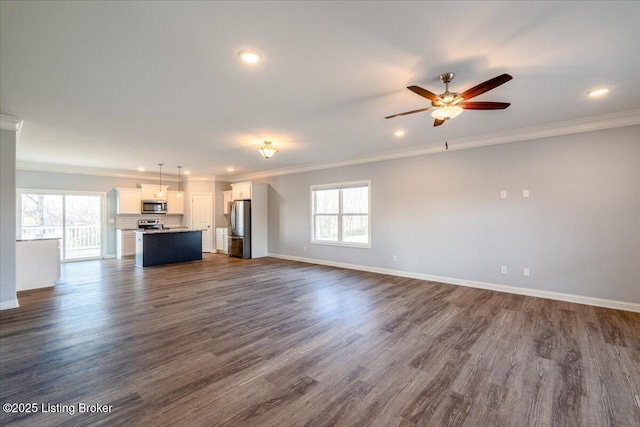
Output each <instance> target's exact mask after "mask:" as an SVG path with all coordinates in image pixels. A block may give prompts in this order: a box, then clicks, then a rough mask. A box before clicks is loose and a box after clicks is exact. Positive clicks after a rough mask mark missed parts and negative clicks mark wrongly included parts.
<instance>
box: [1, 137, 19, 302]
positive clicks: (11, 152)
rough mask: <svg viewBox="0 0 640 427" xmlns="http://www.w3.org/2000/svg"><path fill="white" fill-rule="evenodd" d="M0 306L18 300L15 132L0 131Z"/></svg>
mask: <svg viewBox="0 0 640 427" xmlns="http://www.w3.org/2000/svg"><path fill="white" fill-rule="evenodd" d="M0 201H1V203H0V306H1V307H2V308H5V307H6V308H9V307H14V306H15V301H16V133H15V132H14V131H9V130H0Z"/></svg>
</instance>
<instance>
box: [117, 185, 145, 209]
mask: <svg viewBox="0 0 640 427" xmlns="http://www.w3.org/2000/svg"><path fill="white" fill-rule="evenodd" d="M140 200H141V192H140V190H139V189H137V188H116V213H117V214H119V215H121V214H130V215H140Z"/></svg>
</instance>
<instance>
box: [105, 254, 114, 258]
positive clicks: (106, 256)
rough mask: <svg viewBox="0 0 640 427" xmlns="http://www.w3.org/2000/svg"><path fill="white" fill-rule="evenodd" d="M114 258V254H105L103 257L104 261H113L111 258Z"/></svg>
mask: <svg viewBox="0 0 640 427" xmlns="http://www.w3.org/2000/svg"><path fill="white" fill-rule="evenodd" d="M115 257H116V254H106V255H105V256H104V259H113V258H115Z"/></svg>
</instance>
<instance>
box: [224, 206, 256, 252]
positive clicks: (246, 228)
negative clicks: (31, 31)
mask: <svg viewBox="0 0 640 427" xmlns="http://www.w3.org/2000/svg"><path fill="white" fill-rule="evenodd" d="M230 216H231V232H230V233H229V247H228V250H229V256H234V257H238V258H251V202H250V201H247V200H237V201H235V202H232V203H231V215H230Z"/></svg>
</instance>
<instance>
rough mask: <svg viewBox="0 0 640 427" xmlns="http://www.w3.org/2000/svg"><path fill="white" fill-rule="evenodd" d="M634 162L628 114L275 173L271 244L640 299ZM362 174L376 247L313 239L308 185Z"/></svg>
mask: <svg viewBox="0 0 640 427" xmlns="http://www.w3.org/2000/svg"><path fill="white" fill-rule="evenodd" d="M639 171H640V126H630V127H624V128H616V129H608V130H601V131H595V132H588V133H581V134H573V135H566V136H560V137H553V138H545V139H538V140H531V141H525V142H516V143H510V144H502V145H494V146H488V147H481V148H474V149H467V150H460V151H448V152H443V153H438V154H432V155H425V156H418V157H413V158H405V159H398V160H389V161H383V162H377V163H369V164H362V165H355V166H348V167H341V168H334V169H325V170H321V171H313V172H306V173H299V174H293V175H284V176H279V177H270V178H267V179H265V180H263V181H267V182H269V184H271V188H270V193H269V252H271V253H273V254H280V255H288V256H297V257H305V258H313V259H318V260H325V261H332V262H343V263H350V264H357V265H362V266H367V267H376V268H386V269H393V270H400V271H405V272H411V273H419V274H425V275H435V276H442V277H449V278H455V279H463V280H473V281H480V282H488V283H493V284H502V285H510V286H516V287H526V288H533V289H537V290H544V291H554V292H562V293H568V294H573V295H581V296H589V297H596V298H605V299H611V300H618V301H626V302H634V303H640V285H639V283H640V262H639V261H640V176H639V174H640V172H639ZM363 179H371V194H372V201H371V210H372V212H371V227H372V247H371V249H359V248H346V247H334V246H322V245H311V244H309V240H310V230H309V227H310V212H309V209H310V202H309V199H310V193H309V191H310V189H309V186H310V185H312V184H325V183H335V182H344V181H354V180H363ZM523 189H528V190H529V191H530V194H531V197H530V198H528V199H525V198H523V197H522V190H523ZM501 190H506V191H507V195H508V197H507V199H500V191H501ZM304 245H306V246H307V247H308V250H307V251H306V252H305V251H304V250H303V246H304ZM394 254H395V255H397V261H396V262H393V261H392V256H393V255H394ZM501 265H506V266H507V267H508V274H506V275H503V274H501V273H500V266H501ZM525 267H527V268H530V270H531V276H530V277H524V276H523V268H525Z"/></svg>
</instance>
